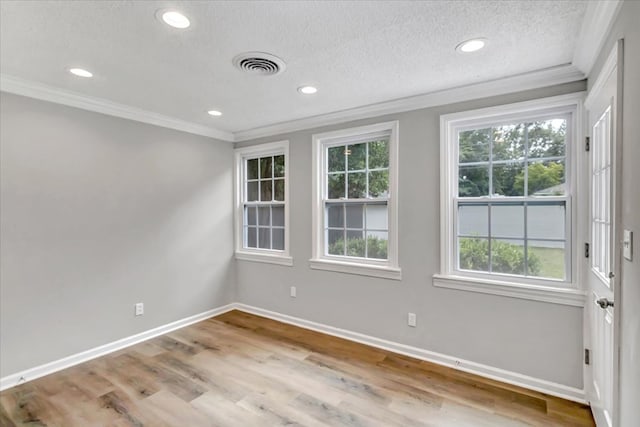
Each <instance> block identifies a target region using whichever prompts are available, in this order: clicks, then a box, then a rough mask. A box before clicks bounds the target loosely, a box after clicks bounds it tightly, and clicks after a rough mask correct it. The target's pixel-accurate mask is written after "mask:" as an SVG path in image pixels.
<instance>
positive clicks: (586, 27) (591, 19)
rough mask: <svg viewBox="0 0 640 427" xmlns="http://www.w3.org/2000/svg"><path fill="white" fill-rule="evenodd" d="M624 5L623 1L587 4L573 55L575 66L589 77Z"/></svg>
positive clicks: (609, 0) (610, 0) (591, 2)
mask: <svg viewBox="0 0 640 427" xmlns="http://www.w3.org/2000/svg"><path fill="white" fill-rule="evenodd" d="M622 3H623V0H608V1H590V2H587V10H586V12H585V15H584V18H583V20H582V27H581V29H580V35H579V36H578V40H577V42H576V49H575V51H574V55H573V65H575V66H576V67H577V68H578V69H579V70H580V71H582V72H583V73H584V74H585V75H587V76H588V75H589V74H590V73H591V68H593V64H594V63H595V62H596V59H597V58H598V54H599V53H600V51H601V50H602V48H603V47H604V46H603V44H604V42H605V39H606V37H607V34H609V31H610V30H611V26H612V25H613V22H614V21H615V19H616V17H617V16H618V13H619V12H620V8H621V7H622Z"/></svg>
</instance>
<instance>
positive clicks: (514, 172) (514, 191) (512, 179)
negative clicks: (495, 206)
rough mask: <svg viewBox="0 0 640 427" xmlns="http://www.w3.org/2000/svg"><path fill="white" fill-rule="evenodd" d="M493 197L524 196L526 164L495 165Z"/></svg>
mask: <svg viewBox="0 0 640 427" xmlns="http://www.w3.org/2000/svg"><path fill="white" fill-rule="evenodd" d="M493 195H499V196H524V163H520V162H519V163H507V164H497V165H496V164H494V165H493Z"/></svg>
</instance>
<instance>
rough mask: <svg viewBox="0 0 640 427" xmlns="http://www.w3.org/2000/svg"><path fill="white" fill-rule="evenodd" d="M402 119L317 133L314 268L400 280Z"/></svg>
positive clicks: (312, 263)
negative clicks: (399, 150)
mask: <svg viewBox="0 0 640 427" xmlns="http://www.w3.org/2000/svg"><path fill="white" fill-rule="evenodd" d="M397 133H398V124H397V122H391V123H381V124H377V125H372V126H364V127H360V128H355V129H347V130H342V131H336V132H330V133H325V134H319V135H314V136H313V141H314V185H313V193H314V194H313V196H314V199H313V200H314V207H313V208H314V217H313V222H314V224H313V229H314V236H313V258H312V260H311V267H312V268H318V269H325V270H335V271H341V272H346V273H354V274H363V275H372V276H380V277H384V278H392V279H400V270H399V268H398V264H397V221H396V217H397V216H396V215H397V211H396V206H397V201H396V197H397V191H395V189H396V188H397V178H396V177H397Z"/></svg>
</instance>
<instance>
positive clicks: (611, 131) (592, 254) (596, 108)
mask: <svg viewBox="0 0 640 427" xmlns="http://www.w3.org/2000/svg"><path fill="white" fill-rule="evenodd" d="M621 56H622V41H620V42H619V44H618V45H617V46H615V47H614V49H613V51H612V52H611V54H610V55H609V57H608V59H607V62H606V63H605V65H604V67H603V68H602V71H601V72H600V75H599V76H598V77H597V79H596V82H595V84H594V85H593V87H592V89H591V91H590V92H589V95H588V96H587V100H586V102H585V107H586V110H587V116H588V120H587V123H588V130H587V135H589V138H590V150H589V156H588V161H587V162H586V167H587V169H588V179H589V181H590V182H589V199H590V203H589V209H588V212H587V214H588V221H587V223H588V228H589V240H588V241H589V245H590V246H589V259H588V260H587V263H586V264H585V270H586V274H585V276H584V277H586V290H587V305H586V309H587V313H586V325H585V328H586V329H587V332H586V335H587V337H588V341H589V342H590V346H591V349H590V351H591V353H590V355H591V357H590V359H591V360H590V363H591V372H590V375H587V376H586V378H587V383H586V386H585V388H586V391H587V394H588V397H589V401H590V403H591V410H592V412H593V415H594V418H595V420H596V424H597V426H598V427H613V426H615V425H616V417H615V413H616V397H617V384H618V381H617V374H618V366H617V360H618V356H617V355H618V351H617V343H618V339H617V336H616V331H617V329H618V328H617V322H616V319H617V317H616V309H615V304H616V300H617V299H618V298H617V297H618V296H619V291H618V290H617V289H616V288H617V283H619V273H620V272H619V258H618V249H619V247H620V245H618V244H617V242H618V240H619V239H618V233H619V228H620V227H619V226H618V225H619V224H620V221H619V220H618V218H619V216H618V215H619V213H620V210H619V207H618V206H617V205H618V203H619V200H617V198H616V195H618V194H620V192H619V191H617V189H618V186H619V185H620V180H619V177H620V165H621V162H620V161H619V159H620V155H621V153H620V148H621V144H620V143H619V138H618V137H619V135H620V133H619V131H618V129H619V119H620V118H621V116H620V105H619V103H620V96H619V95H618V94H619V93H620V92H619V90H620V86H621V80H620V81H619V76H618V74H619V70H620V65H619V60H620V59H621Z"/></svg>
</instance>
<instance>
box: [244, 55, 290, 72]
mask: <svg viewBox="0 0 640 427" xmlns="http://www.w3.org/2000/svg"><path fill="white" fill-rule="evenodd" d="M233 65H235V66H236V68H238V69H239V70H242V71H245V72H247V73H251V74H258V75H261V76H275V75H276V74H280V73H281V72H283V71H284V69H285V68H286V64H285V63H284V61H283V60H282V59H280V58H278V57H277V56H273V55H270V54H268V53H264V52H247V53H242V54H240V55H238V56H236V57H235V58H233Z"/></svg>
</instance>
